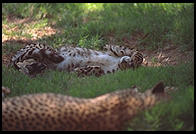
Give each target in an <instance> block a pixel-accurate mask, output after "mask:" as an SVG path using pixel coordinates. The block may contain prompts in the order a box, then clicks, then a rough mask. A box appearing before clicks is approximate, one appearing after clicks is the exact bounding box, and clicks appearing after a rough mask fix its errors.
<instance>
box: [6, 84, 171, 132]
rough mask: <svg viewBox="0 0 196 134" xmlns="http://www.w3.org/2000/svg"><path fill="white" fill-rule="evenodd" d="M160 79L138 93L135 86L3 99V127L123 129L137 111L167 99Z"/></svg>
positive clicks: (27, 128) (66, 129)
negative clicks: (82, 95)
mask: <svg viewBox="0 0 196 134" xmlns="http://www.w3.org/2000/svg"><path fill="white" fill-rule="evenodd" d="M165 90H166V89H165V87H164V84H163V82H159V83H157V84H156V85H155V86H154V87H153V88H152V89H148V90H146V91H145V92H144V93H141V92H139V91H138V90H137V88H136V87H135V88H129V89H124V90H120V91H114V92H111V93H107V94H104V95H101V96H98V97H95V98H77V97H71V96H64V95H61V94H54V93H41V94H33V95H23V96H21V97H13V98H6V99H5V100H4V101H3V102H2V128H3V130H53V131H55V130H62V131H69V130H70V131H71V130H75V131H91V130H97V131H99V130H100V131H101V130H112V131H115V130H124V129H125V127H126V125H127V123H128V122H129V121H130V120H131V119H132V118H133V117H135V116H136V115H137V113H139V112H140V111H142V110H144V109H147V108H150V107H152V106H154V105H155V104H157V103H158V102H160V101H161V100H168V98H169V97H168V96H169V94H168V92H167V91H165Z"/></svg>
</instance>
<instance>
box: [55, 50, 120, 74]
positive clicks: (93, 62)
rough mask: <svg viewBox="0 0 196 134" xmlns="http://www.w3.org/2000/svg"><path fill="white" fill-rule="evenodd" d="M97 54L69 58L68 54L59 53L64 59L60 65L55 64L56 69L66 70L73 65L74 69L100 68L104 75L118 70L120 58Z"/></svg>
mask: <svg viewBox="0 0 196 134" xmlns="http://www.w3.org/2000/svg"><path fill="white" fill-rule="evenodd" d="M97 53H98V54H94V53H91V54H89V55H79V54H76V56H70V55H69V53H66V52H64V53H61V56H63V57H64V59H65V60H63V61H62V62H61V63H59V64H57V66H56V69H58V70H67V69H68V66H69V65H71V64H74V67H75V68H76V67H84V66H87V65H89V66H100V67H101V68H102V69H103V70H104V73H106V72H107V71H110V72H112V70H116V69H117V68H118V62H119V61H120V57H114V56H110V55H108V54H107V53H102V52H97Z"/></svg>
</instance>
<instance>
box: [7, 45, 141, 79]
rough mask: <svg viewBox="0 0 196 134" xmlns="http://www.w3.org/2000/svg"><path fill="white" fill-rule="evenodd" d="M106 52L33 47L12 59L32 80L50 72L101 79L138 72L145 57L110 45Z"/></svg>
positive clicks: (128, 49) (65, 47)
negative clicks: (111, 74)
mask: <svg viewBox="0 0 196 134" xmlns="http://www.w3.org/2000/svg"><path fill="white" fill-rule="evenodd" d="M104 49H105V50H106V51H96V50H92V49H87V48H80V47H71V46H61V47H60V48H58V49H53V48H52V47H49V46H47V45H45V44H40V43H32V44H28V45H27V46H25V47H24V48H22V49H20V50H19V51H18V52H17V53H16V55H14V56H13V57H12V59H11V63H12V65H13V66H14V67H15V68H16V69H18V70H19V71H21V72H23V73H24V74H27V75H29V76H36V74H39V73H42V72H43V71H44V70H46V69H57V70H60V71H64V70H65V71H68V72H76V73H77V74H78V76H86V75H87V76H89V75H95V76H101V75H103V74H107V73H113V72H115V71H117V70H125V69H128V68H137V67H139V66H140V65H141V64H142V62H143V55H142V54H141V53H140V52H139V51H137V50H136V49H133V48H128V47H125V46H114V45H106V46H105V47H104Z"/></svg>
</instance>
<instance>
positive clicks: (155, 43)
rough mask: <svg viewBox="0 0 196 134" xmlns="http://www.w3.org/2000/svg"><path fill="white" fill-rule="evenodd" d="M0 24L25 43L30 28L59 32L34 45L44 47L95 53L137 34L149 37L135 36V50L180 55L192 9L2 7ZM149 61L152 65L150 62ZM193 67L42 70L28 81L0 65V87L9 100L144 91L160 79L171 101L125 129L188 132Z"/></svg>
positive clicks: (189, 41) (9, 47)
mask: <svg viewBox="0 0 196 134" xmlns="http://www.w3.org/2000/svg"><path fill="white" fill-rule="evenodd" d="M9 16H12V17H14V18H19V19H27V18H30V19H31V20H30V21H29V22H26V23H20V24H19V23H14V22H10V21H9ZM2 23H3V28H2V33H3V34H4V35H6V36H8V37H15V36H16V37H19V38H20V37H25V38H26V39H29V40H31V39H32V37H34V35H33V33H31V32H29V30H30V31H31V30H35V31H36V30H39V29H42V28H45V27H52V28H54V29H56V30H57V31H59V32H57V33H55V34H53V35H49V36H43V37H41V38H38V39H37V40H35V42H41V43H46V44H49V45H51V46H53V47H54V48H56V47H58V46H60V45H62V44H71V45H76V46H80V47H86V48H92V49H98V50H99V49H102V48H103V46H104V45H105V44H108V43H113V44H116V45H119V44H121V45H123V44H124V43H125V42H124V40H123V39H124V38H126V39H128V40H129V39H130V38H131V37H132V36H133V35H134V33H137V32H139V33H141V34H143V35H145V34H147V33H148V36H147V37H146V38H145V39H143V38H141V37H139V38H138V44H139V45H138V47H139V49H140V48H141V49H150V50H154V49H155V50H156V49H160V48H162V47H164V46H165V45H177V46H180V48H181V50H182V51H186V50H193V48H194V31H193V29H194V8H193V4H191V3H189V4H186V3H180V4H176V3H175V4H167V3H160V4H152V3H151V4H145V3H142V4H127V3H126V4H123V3H119V4H111V3H107V4H102V3H98V4H88V3H82V4H59V3H58V4H49V3H47V4H40V3H39V4H37V3H29V4H26V3H23V4H18V3H9V4H8V3H3V4H2ZM4 25H5V26H4ZM14 28H16V29H15V30H10V29H14ZM43 32H44V31H43ZM35 33H36V32H35ZM110 38H112V40H111V39H110ZM20 48H21V46H20V43H19V42H6V43H4V45H3V46H2V54H8V55H9V54H10V53H15V52H16V51H17V50H19V49H20ZM152 62H153V63H156V62H157V61H156V59H155V58H152ZM193 68H194V62H193V63H187V64H181V65H178V66H173V67H171V66H166V67H140V68H138V69H136V70H126V71H119V72H116V73H114V74H108V75H104V76H101V77H99V78H97V77H95V76H90V77H82V78H78V77H77V76H76V74H74V73H73V74H72V73H71V74H70V73H67V72H59V71H47V72H45V73H44V74H43V75H39V76H38V77H36V78H29V77H28V76H26V75H24V74H22V73H20V72H18V71H16V70H15V69H13V68H12V67H11V68H10V67H9V68H7V67H6V66H5V65H2V76H3V77H2V83H3V86H5V87H9V88H10V89H11V94H10V95H9V96H8V97H12V96H18V95H23V94H30V93H42V92H44V93H45V92H54V93H61V94H65V95H71V96H75V97H81V98H92V97H96V96H99V95H102V94H105V93H108V92H112V91H115V90H121V89H125V88H130V87H132V86H133V85H136V86H137V87H140V88H141V89H140V90H141V91H142V92H143V91H145V90H146V89H149V88H152V87H153V86H154V85H155V84H156V83H157V82H159V81H164V83H165V85H166V86H175V87H177V88H178V91H177V92H176V93H174V94H173V98H172V100H171V102H169V103H161V104H159V105H157V106H155V107H153V108H152V109H150V110H147V111H143V112H141V114H139V115H138V116H137V117H136V118H134V120H133V121H132V122H130V123H129V125H128V126H127V130H131V131H132V130H193V129H194V122H193V121H194V120H193V119H194V69H193Z"/></svg>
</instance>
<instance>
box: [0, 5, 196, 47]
mask: <svg viewBox="0 0 196 134" xmlns="http://www.w3.org/2000/svg"><path fill="white" fill-rule="evenodd" d="M2 14H3V16H2V17H3V24H6V25H9V27H11V26H10V25H11V24H9V23H7V21H6V20H7V19H6V18H7V16H8V15H12V16H17V17H19V18H32V19H34V21H36V23H35V24H30V27H28V29H29V28H40V27H45V26H53V27H55V28H57V29H60V30H61V35H60V36H61V38H60V39H61V40H57V38H58V35H57V37H54V38H53V42H51V43H52V44H55V45H57V46H58V45H60V44H63V43H70V44H78V45H79V46H83V47H90V48H92V47H96V48H101V47H102V43H103V42H104V43H105V42H109V41H110V40H109V39H108V38H107V35H112V36H113V39H114V41H113V43H114V42H115V43H116V44H118V43H122V40H123V39H124V38H130V36H131V35H132V33H134V32H135V31H137V32H138V31H139V32H140V33H143V34H147V33H148V34H149V36H148V37H147V38H145V40H143V44H144V43H145V44H147V46H148V48H149V49H157V48H160V47H162V46H163V45H162V44H163V43H164V42H168V41H172V44H175V45H180V46H182V48H183V49H189V50H191V49H193V46H194V45H193V44H194V31H193V29H194V8H193V4H191V3H185V4H182V3H181V4H168V3H160V4H145V3H142V4H133V3H130V4H127V3H126V4H123V3H121V4H110V3H108V4H102V3H97V4H88V3H85V4H32V3H31V4H17V3H15V4H14V3H12V4H7V3H6V4H3V5H2ZM25 28H27V27H26V26H25V25H23V26H21V27H20V29H18V32H20V31H21V30H22V32H21V33H23V34H22V36H25V34H27V35H26V36H27V38H29V39H31V37H32V35H31V33H30V32H28V31H26V32H25ZM3 34H8V33H7V32H6V29H3ZM10 34H11V35H10V36H14V35H12V34H17V32H16V33H10ZM19 35H21V34H19ZM58 39H59V38H58ZM42 40H43V41H44V40H46V38H44V39H42ZM50 40H51V38H50V39H48V40H47V42H48V41H50ZM91 44H94V46H92V45H91ZM140 47H142V45H141V46H140Z"/></svg>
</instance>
